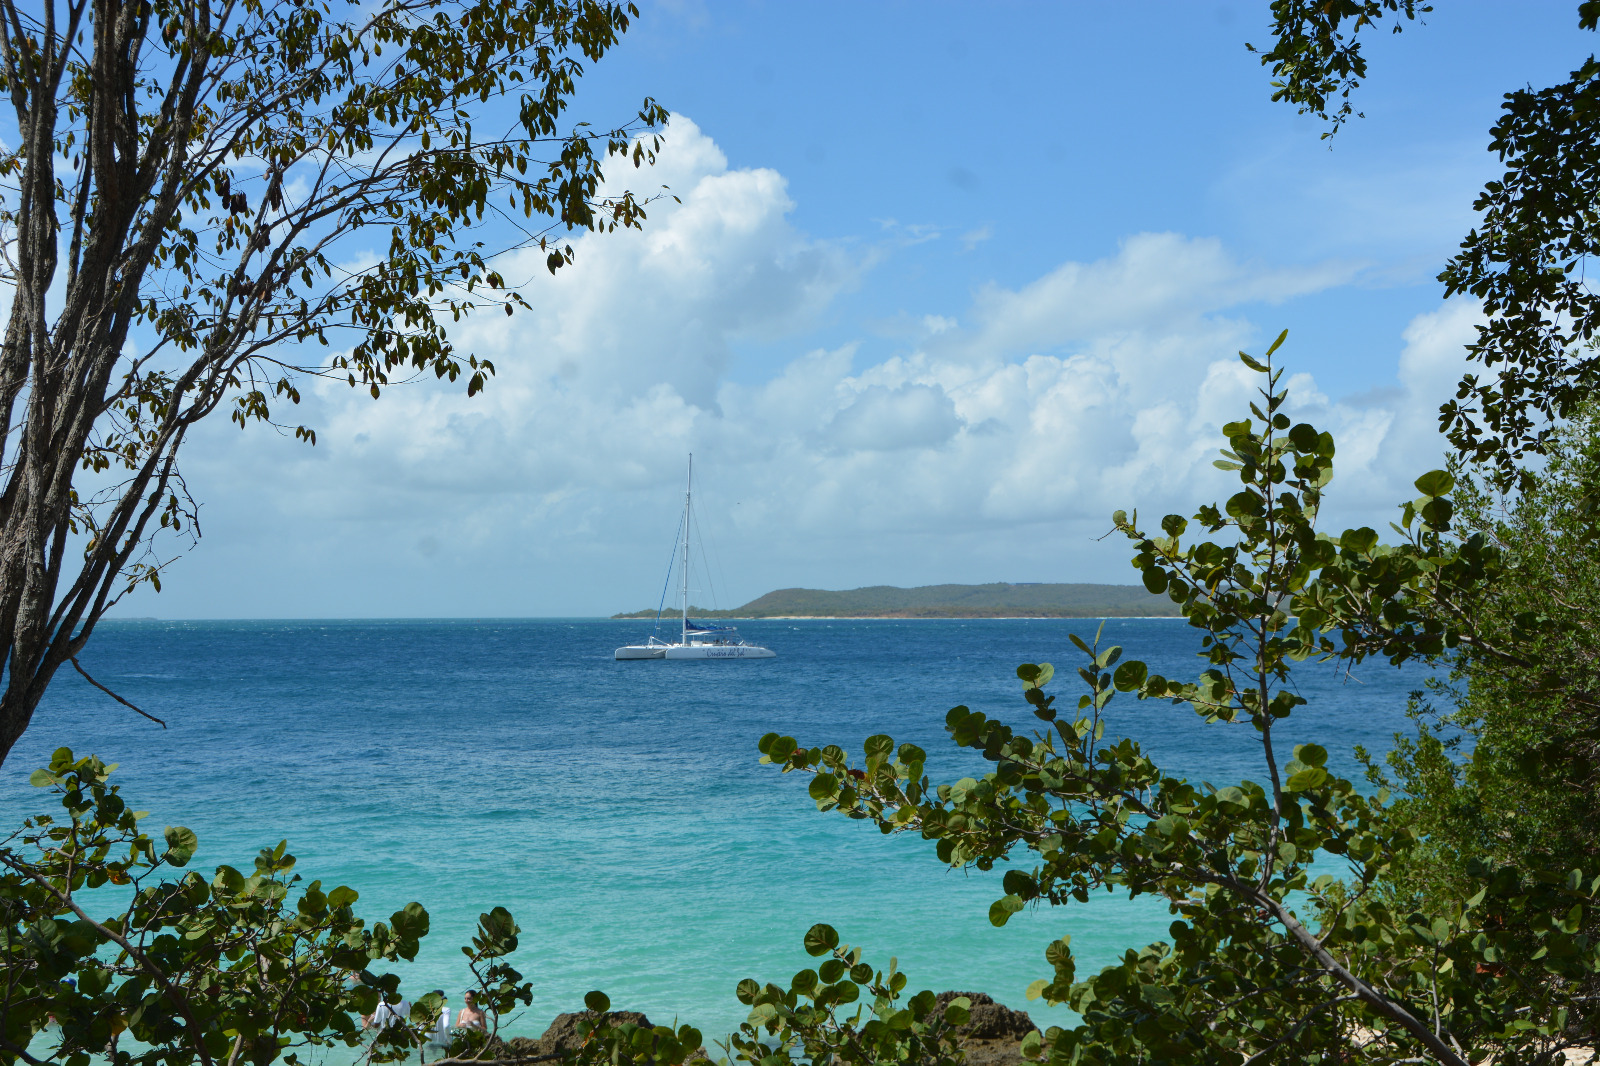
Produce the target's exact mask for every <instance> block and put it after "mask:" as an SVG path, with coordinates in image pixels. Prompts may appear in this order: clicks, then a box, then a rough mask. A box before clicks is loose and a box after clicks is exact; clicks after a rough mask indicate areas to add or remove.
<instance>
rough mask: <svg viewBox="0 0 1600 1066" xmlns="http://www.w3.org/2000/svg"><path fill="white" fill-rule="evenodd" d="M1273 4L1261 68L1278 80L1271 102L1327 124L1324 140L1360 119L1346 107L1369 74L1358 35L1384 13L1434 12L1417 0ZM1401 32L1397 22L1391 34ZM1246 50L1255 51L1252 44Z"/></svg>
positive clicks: (1284, 1) (1281, 1)
mask: <svg viewBox="0 0 1600 1066" xmlns="http://www.w3.org/2000/svg"><path fill="white" fill-rule="evenodd" d="M1271 6H1272V20H1273V26H1272V35H1273V44H1272V47H1271V48H1269V49H1268V50H1267V51H1266V52H1264V53H1262V55H1261V65H1262V66H1264V67H1271V68H1272V74H1273V77H1274V78H1275V79H1276V80H1274V81H1273V83H1272V89H1273V92H1272V99H1273V100H1274V101H1287V102H1289V103H1292V104H1294V105H1295V106H1296V107H1297V108H1299V110H1300V113H1301V114H1302V115H1305V114H1311V115H1315V116H1316V117H1317V118H1319V119H1321V120H1322V121H1324V122H1326V123H1327V124H1328V129H1327V130H1326V131H1325V132H1324V133H1323V134H1322V136H1323V137H1324V138H1325V139H1326V138H1328V137H1332V136H1333V135H1334V134H1335V133H1337V132H1338V130H1339V127H1340V126H1342V125H1344V123H1345V122H1346V121H1348V120H1349V119H1350V117H1351V116H1352V115H1354V116H1355V117H1356V118H1360V117H1362V116H1361V114H1360V113H1359V112H1357V111H1356V110H1355V109H1354V108H1353V107H1352V106H1351V103H1350V94H1351V93H1353V92H1354V91H1355V90H1356V89H1357V88H1359V87H1360V85H1361V82H1362V80H1363V79H1364V78H1366V76H1367V60H1366V57H1365V56H1363V55H1362V54H1361V42H1360V41H1359V40H1357V36H1358V35H1359V34H1360V32H1361V31H1362V30H1363V29H1366V28H1367V27H1369V26H1373V25H1376V24H1377V22H1378V20H1379V19H1381V18H1383V17H1384V15H1385V14H1398V15H1404V16H1405V18H1406V19H1407V20H1414V19H1415V18H1416V17H1417V16H1418V15H1425V14H1427V13H1428V12H1430V11H1432V10H1433V5H1432V4H1428V3H1421V2H1419V0H1273V2H1272V5H1271ZM1403 28H1404V27H1403V26H1402V25H1401V24H1399V23H1396V24H1395V26H1394V30H1393V32H1395V33H1399V32H1400V31H1401V29H1403ZM1245 47H1246V48H1247V49H1249V50H1250V51H1252V52H1255V51H1257V49H1256V48H1255V46H1254V45H1248V44H1247V45H1245ZM1330 106H1331V107H1332V111H1331V112H1330V110H1329V108H1330Z"/></svg>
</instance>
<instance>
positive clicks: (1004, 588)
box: [611, 582, 1178, 618]
mask: <svg viewBox="0 0 1600 1066" xmlns="http://www.w3.org/2000/svg"><path fill="white" fill-rule="evenodd" d="M668 613H669V614H676V613H677V611H676V609H669V610H668ZM689 614H690V615H691V616H693V617H695V618H1130V617H1141V616H1142V617H1149V616H1161V617H1175V616H1176V615H1177V614H1178V608H1177V605H1176V604H1174V603H1173V602H1172V601H1171V600H1170V599H1168V598H1167V597H1165V596H1152V595H1151V594H1150V593H1149V592H1147V591H1145V590H1144V589H1143V588H1142V587H1140V586H1138V585H1052V584H1046V583H1043V582H1039V583H1029V582H1023V583H1020V584H1014V585H1013V584H1008V583H1005V582H995V583H993V584H989V585H922V586H919V587H917V588H910V589H903V588H897V587H895V586H893V585H869V586H868V587H866V588H860V589H848V590H846V591H842V592H830V591H828V590H826V589H778V590H777V591H776V592H769V593H767V594H766V595H765V596H758V597H757V598H755V599H753V600H751V601H750V602H749V603H747V604H745V605H744V606H743V607H735V608H733V609H732V610H728V611H713V610H707V609H706V608H703V607H690V608H689ZM655 616H656V612H655V609H654V608H651V609H647V610H643V611H629V612H627V613H625V614H614V615H612V616H611V617H613V618H654V617H655Z"/></svg>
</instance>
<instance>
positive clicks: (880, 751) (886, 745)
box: [861, 733, 894, 759]
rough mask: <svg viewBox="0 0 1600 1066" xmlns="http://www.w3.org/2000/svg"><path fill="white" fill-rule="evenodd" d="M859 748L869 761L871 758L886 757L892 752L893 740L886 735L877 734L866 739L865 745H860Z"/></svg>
mask: <svg viewBox="0 0 1600 1066" xmlns="http://www.w3.org/2000/svg"><path fill="white" fill-rule="evenodd" d="M861 748H862V750H863V751H865V752H866V753H867V758H869V759H870V758H872V757H873V756H882V755H888V754H889V753H890V752H892V751H894V738H893V737H891V736H889V735H888V734H887V733H877V734H875V735H873V736H870V737H868V738H867V739H866V743H864V744H862V745H861Z"/></svg>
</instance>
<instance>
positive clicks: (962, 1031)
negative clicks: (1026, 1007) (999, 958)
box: [934, 992, 1039, 1066]
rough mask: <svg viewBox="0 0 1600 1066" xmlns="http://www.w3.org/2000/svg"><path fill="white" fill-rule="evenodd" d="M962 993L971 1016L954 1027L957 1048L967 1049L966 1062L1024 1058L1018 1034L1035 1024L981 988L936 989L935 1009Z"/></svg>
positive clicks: (993, 1065) (1005, 1064) (973, 1065)
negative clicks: (950, 990)
mask: <svg viewBox="0 0 1600 1066" xmlns="http://www.w3.org/2000/svg"><path fill="white" fill-rule="evenodd" d="M961 996H965V997H966V998H967V999H969V1000H971V1001H972V1017H971V1018H970V1019H969V1020H968V1021H967V1024H966V1025H962V1026H958V1027H957V1028H956V1036H957V1037H958V1038H959V1039H960V1041H961V1048H962V1050H964V1051H965V1052H966V1053H967V1066H1015V1064H1017V1063H1021V1062H1024V1061H1025V1060H1024V1059H1023V1057H1022V1038H1023V1037H1025V1036H1027V1035H1028V1034H1029V1033H1031V1032H1034V1031H1035V1030H1037V1029H1038V1028H1039V1027H1038V1026H1036V1025H1034V1024H1033V1019H1032V1018H1029V1017H1028V1015H1027V1014H1026V1013H1024V1012H1023V1011H1020V1010H1012V1009H1011V1008H1010V1007H1008V1006H1006V1005H1005V1004H1004V1003H996V1002H995V1001H994V997H992V996H990V995H987V994H986V993H983V992H940V993H939V994H938V995H937V996H935V997H934V1002H935V1003H936V1004H937V1005H938V1009H939V1010H941V1011H942V1010H944V1009H945V1008H946V1007H948V1006H949V1005H950V1003H951V1001H952V1000H954V999H956V998H958V997H961Z"/></svg>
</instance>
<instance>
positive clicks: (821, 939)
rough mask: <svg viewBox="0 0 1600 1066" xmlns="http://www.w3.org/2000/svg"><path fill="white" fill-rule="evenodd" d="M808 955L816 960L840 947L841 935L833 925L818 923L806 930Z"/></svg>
mask: <svg viewBox="0 0 1600 1066" xmlns="http://www.w3.org/2000/svg"><path fill="white" fill-rule="evenodd" d="M805 943H806V954H807V955H810V956H812V957H813V958H815V957H816V956H818V955H826V954H827V953H828V952H830V951H832V950H833V949H834V948H836V947H838V946H839V934H838V932H837V931H836V930H835V929H834V928H833V926H831V925H824V924H823V923H821V922H818V923H817V924H816V925H813V926H812V927H811V928H810V929H807V930H806V941H805Z"/></svg>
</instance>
